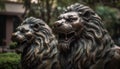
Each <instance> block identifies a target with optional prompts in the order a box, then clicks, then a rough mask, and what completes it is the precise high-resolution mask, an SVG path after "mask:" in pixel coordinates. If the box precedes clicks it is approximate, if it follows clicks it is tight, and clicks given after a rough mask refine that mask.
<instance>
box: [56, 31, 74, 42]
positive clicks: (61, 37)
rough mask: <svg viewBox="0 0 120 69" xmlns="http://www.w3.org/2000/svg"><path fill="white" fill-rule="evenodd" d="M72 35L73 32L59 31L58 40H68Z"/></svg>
mask: <svg viewBox="0 0 120 69" xmlns="http://www.w3.org/2000/svg"><path fill="white" fill-rule="evenodd" d="M74 35H75V32H70V33H59V34H58V39H59V42H69V41H71V40H72V39H73V37H74Z"/></svg>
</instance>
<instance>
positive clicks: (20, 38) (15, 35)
mask: <svg viewBox="0 0 120 69" xmlns="http://www.w3.org/2000/svg"><path fill="white" fill-rule="evenodd" d="M11 39H12V41H15V42H22V41H23V40H24V36H23V35H22V34H19V33H18V32H16V33H13V34H12V38H11Z"/></svg>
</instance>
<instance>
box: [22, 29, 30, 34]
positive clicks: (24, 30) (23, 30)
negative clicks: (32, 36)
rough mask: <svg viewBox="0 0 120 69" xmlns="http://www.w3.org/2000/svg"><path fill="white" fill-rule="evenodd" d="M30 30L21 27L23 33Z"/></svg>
mask: <svg viewBox="0 0 120 69" xmlns="http://www.w3.org/2000/svg"><path fill="white" fill-rule="evenodd" d="M28 31H29V30H26V29H24V28H22V29H21V32H22V33H26V32H28Z"/></svg>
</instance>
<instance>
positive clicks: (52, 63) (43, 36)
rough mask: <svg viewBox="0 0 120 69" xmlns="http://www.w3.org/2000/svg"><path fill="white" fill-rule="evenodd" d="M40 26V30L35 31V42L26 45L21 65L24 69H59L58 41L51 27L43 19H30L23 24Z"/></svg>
mask: <svg viewBox="0 0 120 69" xmlns="http://www.w3.org/2000/svg"><path fill="white" fill-rule="evenodd" d="M24 24H38V25H39V29H38V30H34V29H33V28H31V29H32V30H33V31H34V33H33V35H34V40H33V41H32V42H31V43H29V44H26V46H25V48H24V50H23V53H22V57H21V63H22V68H23V69H56V68H58V69H59V66H58V65H57V64H58V60H57V52H58V51H57V48H56V44H57V40H56V39H55V36H54V35H53V33H52V30H51V29H50V27H49V26H48V25H47V24H46V23H45V22H44V21H42V20H41V19H37V18H34V17H29V18H27V19H25V20H24V21H23V23H22V25H24ZM22 25H21V26H22Z"/></svg>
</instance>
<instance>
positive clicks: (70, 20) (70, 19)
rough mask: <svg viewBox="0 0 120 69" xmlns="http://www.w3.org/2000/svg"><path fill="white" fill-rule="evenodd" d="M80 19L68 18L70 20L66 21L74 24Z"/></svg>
mask: <svg viewBox="0 0 120 69" xmlns="http://www.w3.org/2000/svg"><path fill="white" fill-rule="evenodd" d="M77 19H78V18H68V19H66V21H68V22H73V21H76V20H77Z"/></svg>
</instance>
